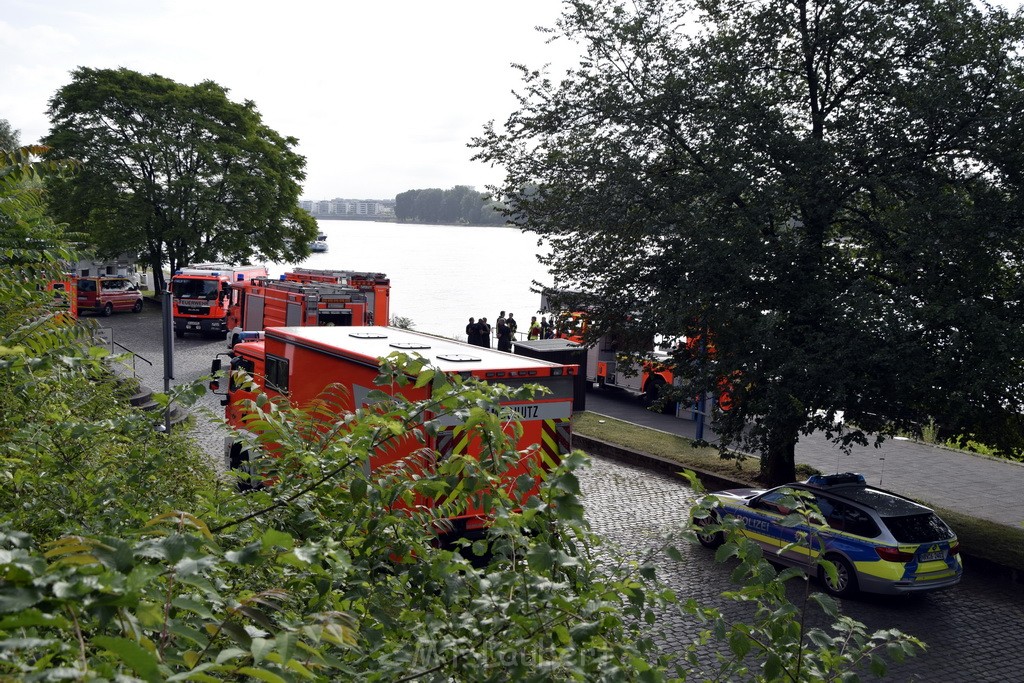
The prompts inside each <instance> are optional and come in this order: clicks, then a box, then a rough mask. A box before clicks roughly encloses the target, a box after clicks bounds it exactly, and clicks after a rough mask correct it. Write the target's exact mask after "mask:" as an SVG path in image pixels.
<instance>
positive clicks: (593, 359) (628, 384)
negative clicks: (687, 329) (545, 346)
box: [540, 292, 675, 413]
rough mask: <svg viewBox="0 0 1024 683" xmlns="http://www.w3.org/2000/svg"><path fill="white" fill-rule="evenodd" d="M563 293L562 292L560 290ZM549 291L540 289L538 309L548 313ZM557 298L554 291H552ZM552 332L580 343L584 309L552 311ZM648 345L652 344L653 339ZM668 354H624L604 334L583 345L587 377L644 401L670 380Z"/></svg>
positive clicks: (669, 407)
mask: <svg viewBox="0 0 1024 683" xmlns="http://www.w3.org/2000/svg"><path fill="white" fill-rule="evenodd" d="M563 295H564V293H563ZM551 296H552V293H549V292H542V293H541V306H540V310H541V311H546V312H549V313H552V311H554V309H555V308H556V307H555V306H553V304H552V300H551V299H550V297H551ZM555 296H556V298H557V296H558V295H557V294H555ZM552 321H553V322H552V324H553V325H554V326H555V334H556V335H557V336H558V337H559V338H562V339H569V340H571V341H574V342H576V343H578V344H583V343H585V342H584V338H585V336H586V332H587V314H586V312H585V311H573V312H568V313H560V314H555V313H552ZM650 342H651V343H650V344H649V347H650V348H652V349H653V348H654V340H653V339H651V340H650ZM671 360H672V359H671V357H670V355H669V354H668V353H665V352H663V351H657V350H654V351H650V352H648V353H646V354H644V355H643V357H640V356H635V355H624V354H623V353H622V352H621V351H620V350H619V345H618V343H617V342H616V340H615V337H614V336H613V335H610V334H606V335H604V336H602V337H600V338H599V339H598V340H597V341H595V342H593V343H592V344H590V346H588V347H587V381H588V382H592V383H594V384H597V385H598V386H600V387H616V388H619V389H624V390H626V391H629V392H631V393H634V394H639V395H640V396H642V397H643V400H644V402H645V403H648V404H650V403H653V402H654V401H655V400H657V399H658V398H659V397H660V395H661V391H662V387H664V386H666V385H671V384H672V381H673V375H672V367H671ZM664 411H665V412H667V413H674V412H675V405H674V404H672V405H666V406H665V408H664Z"/></svg>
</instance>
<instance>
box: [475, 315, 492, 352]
mask: <svg viewBox="0 0 1024 683" xmlns="http://www.w3.org/2000/svg"><path fill="white" fill-rule="evenodd" d="M476 326H477V329H478V330H480V336H479V337H478V342H477V343H478V344H479V345H480V346H482V347H484V348H485V349H489V348H491V326H490V325H488V324H487V318H480V322H478V323H477V324H476Z"/></svg>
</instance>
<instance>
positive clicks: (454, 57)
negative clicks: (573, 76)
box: [0, 0, 577, 200]
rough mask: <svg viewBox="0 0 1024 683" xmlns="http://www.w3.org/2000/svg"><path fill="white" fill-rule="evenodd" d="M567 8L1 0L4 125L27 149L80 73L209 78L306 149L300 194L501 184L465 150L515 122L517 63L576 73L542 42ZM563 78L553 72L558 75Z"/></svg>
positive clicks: (386, 195)
mask: <svg viewBox="0 0 1024 683" xmlns="http://www.w3.org/2000/svg"><path fill="white" fill-rule="evenodd" d="M559 11H560V3H559V2H558V0H433V1H428V0H372V1H370V2H365V1H364V2H355V1H353V0H348V1H345V0H333V1H332V0H319V1H316V2H311V1H307V0H291V1H290V2H281V1H277V2H267V1H265V0H246V1H244V2H243V1H239V0H205V1H202V2H200V1H196V0H0V54H3V57H2V59H0V119H6V120H7V121H8V122H10V124H11V126H12V127H13V128H14V129H16V130H19V131H20V140H21V143H22V144H31V143H34V142H37V141H38V140H39V139H40V138H41V137H43V136H44V135H45V134H46V133H47V132H48V130H49V119H48V117H47V116H46V109H47V103H48V101H49V99H50V98H51V97H52V96H53V95H54V94H55V93H56V91H57V90H58V89H59V88H61V87H62V86H64V85H66V84H68V83H69V82H70V81H71V76H70V73H71V71H72V70H73V69H75V68H77V67H79V66H85V67H90V68H118V67H125V68H127V69H132V70H134V71H139V72H141V73H145V74H159V75H161V76H164V77H166V78H170V79H172V80H175V81H177V82H179V83H183V84H189V85H191V84H195V83H198V82H201V81H204V80H212V81H215V82H216V83H218V84H220V85H221V86H223V87H225V88H228V89H229V90H230V92H229V94H228V97H229V98H231V99H232V100H234V101H237V102H241V101H243V100H247V99H248V100H252V101H253V102H254V103H255V104H256V107H257V109H258V110H259V111H260V113H261V115H262V117H263V121H264V123H265V124H266V125H268V126H270V127H271V128H272V129H274V130H276V131H277V132H278V133H280V134H282V135H286V136H292V137H295V138H298V140H299V144H298V146H297V147H296V151H297V152H298V153H299V154H301V155H303V156H304V157H305V158H306V161H307V164H306V180H305V182H304V183H303V192H302V198H304V199H313V200H316V199H333V198H335V197H344V198H350V199H392V198H394V196H395V195H396V194H398V193H400V192H404V191H406V190H413V189H423V188H428V187H439V188H442V189H448V188H450V187H453V186H455V185H470V186H473V187H476V188H477V189H480V190H483V189H484V188H485V186H486V185H488V184H496V183H498V182H500V180H501V178H502V175H501V171H500V169H494V168H490V167H489V166H487V165H485V164H483V163H481V162H473V161H470V157H471V156H472V154H473V150H471V149H469V148H468V147H467V143H468V142H469V141H470V139H471V138H472V137H473V136H476V135H479V134H480V133H481V132H482V130H483V126H484V124H485V123H487V121H490V120H495V121H497V122H502V121H504V120H505V118H506V117H507V116H508V114H509V113H511V112H512V111H514V109H515V106H516V103H515V99H514V97H513V95H512V92H513V90H515V89H518V88H519V86H520V85H521V79H520V76H519V74H518V72H517V71H515V70H514V69H513V68H512V66H511V65H512V63H522V64H525V65H526V66H528V67H531V68H539V67H541V66H544V65H545V64H549V63H550V64H552V65H554V68H556V69H558V68H564V67H566V66H570V65H572V64H573V63H574V61H575V55H576V54H577V49H576V48H575V47H574V46H572V45H570V44H566V43H564V42H561V43H556V44H546V40H547V37H546V36H545V35H543V34H541V33H539V32H537V31H536V30H535V28H534V27H536V26H549V27H550V26H553V25H554V23H555V20H556V19H557V17H558V14H559ZM556 72H557V71H556Z"/></svg>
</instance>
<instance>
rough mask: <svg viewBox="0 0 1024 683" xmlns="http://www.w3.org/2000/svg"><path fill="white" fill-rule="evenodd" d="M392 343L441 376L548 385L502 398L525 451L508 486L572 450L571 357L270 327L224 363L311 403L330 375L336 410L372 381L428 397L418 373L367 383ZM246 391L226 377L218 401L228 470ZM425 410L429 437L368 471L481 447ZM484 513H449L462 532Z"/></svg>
mask: <svg viewBox="0 0 1024 683" xmlns="http://www.w3.org/2000/svg"><path fill="white" fill-rule="evenodd" d="M396 351H398V352H402V353H407V354H413V353H415V354H418V355H420V356H422V357H423V358H425V359H427V361H428V362H429V364H430V366H431V367H433V368H434V369H435V370H439V371H441V372H444V373H446V374H448V375H461V376H463V377H469V376H472V377H476V378H478V379H480V380H484V381H488V382H497V383H502V384H505V385H508V386H511V387H520V386H522V385H524V384H540V385H543V386H545V387H547V388H548V389H550V391H551V393H549V394H543V395H538V396H536V397H535V398H534V399H533V400H531V401H518V402H509V403H507V404H503V405H507V407H508V408H510V409H511V410H512V411H514V412H515V413H517V414H518V416H519V424H520V425H521V426H522V436H521V437H520V438H519V440H518V442H517V445H516V448H517V450H518V451H519V452H520V453H523V459H522V460H521V461H520V463H519V465H518V466H517V467H515V468H513V469H512V470H510V471H509V472H508V473H507V477H506V481H507V482H509V486H510V487H511V486H512V485H513V482H514V481H515V479H516V478H517V477H518V476H519V475H521V474H523V473H526V472H529V471H530V470H531V468H532V466H533V464H534V463H536V464H541V463H543V462H544V461H545V459H550V460H551V461H555V462H557V461H559V460H560V459H561V457H562V456H563V455H564V454H566V453H568V452H569V450H570V441H571V427H570V422H569V419H570V417H571V415H572V399H573V386H574V378H575V375H576V372H577V371H578V367H579V366H576V365H561V364H558V363H550V362H547V361H544V360H537V359H533V358H527V357H525V356H517V355H512V354H509V353H504V352H500V351H496V350H494V349H487V348H481V347H479V346H471V345H469V344H465V343H463V342H458V341H454V340H450V339H445V338H442V337H434V336H431V335H427V334H423V333H421V332H414V331H412V330H403V329H399V328H394V327H376V326H373V327H360V328H346V327H276V328H274V327H272V328H268V329H267V330H266V331H265V334H264V338H263V339H259V340H254V341H243V342H240V343H239V344H237V345H235V347H234V351H233V354H232V358H231V370H232V371H235V370H239V369H244V370H246V371H247V372H249V373H250V374H251V375H252V376H253V378H254V380H255V383H256V384H257V385H258V387H259V390H261V391H263V392H265V393H266V394H267V395H268V396H271V397H274V396H279V395H286V396H288V398H289V399H290V401H291V402H292V404H293V405H297V406H304V405H308V404H309V403H310V402H311V401H312V400H313V399H314V398H316V397H317V396H318V395H319V394H320V393H321V392H322V391H323V390H324V389H325V388H326V387H327V386H328V385H330V384H335V383H337V384H340V385H341V386H343V387H344V388H345V390H346V391H345V392H344V393H345V398H344V399H343V401H344V403H343V404H342V405H341V407H340V410H341V411H342V412H350V411H354V410H355V409H356V408H357V407H360V406H363V405H365V404H366V398H367V396H368V394H369V393H370V392H371V391H374V390H382V391H385V392H389V393H390V392H394V394H393V395H399V394H400V395H402V396H405V397H407V398H408V399H410V400H414V401H415V400H422V399H427V398H429V397H430V395H431V393H430V392H431V386H430V383H427V384H426V386H423V387H416V386H415V384H416V383H415V382H411V383H409V384H407V385H405V386H376V385H374V379H376V377H377V376H378V374H379V362H380V359H381V358H383V357H385V356H388V355H389V354H391V353H394V352H396ZM219 370H220V360H219V359H216V360H214V362H213V367H212V371H213V372H214V373H216V372H217V371H219ZM245 398H255V394H254V393H252V392H250V391H246V390H244V389H243V388H240V387H238V386H237V385H236V384H235V383H234V382H230V383H229V385H228V390H227V395H226V398H225V400H224V401H223V403H224V404H225V405H226V406H227V407H226V414H225V416H226V420H227V423H228V425H229V426H231V427H233V428H234V429H235V430H237V432H238V433H239V434H240V435H242V437H243V438H242V440H241V441H240V442H238V441H235V440H233V439H232V438H231V437H228V439H227V440H226V443H225V455H226V457H227V460H228V462H229V464H230V466H231V467H232V468H235V469H239V468H248V462H249V454H248V453H247V451H246V446H245V445H244V444H245V443H247V441H246V437H247V436H249V437H251V436H252V435H251V434H247V432H246V424H247V423H246V422H245V420H244V419H243V418H244V417H245V407H244V406H243V405H242V404H241V403H240V401H241V400H242V399H245ZM425 417H426V419H436V420H437V421H438V422H440V424H441V425H443V426H444V427H445V428H443V429H442V430H440V431H439V432H438V433H437V434H436V435H435V436H432V435H430V434H428V433H427V432H426V431H425V430H420V431H421V433H420V434H419V435H418V436H417V435H414V434H409V435H406V436H405V437H404V438H402V440H401V441H399V442H398V443H392V444H389V445H388V447H387V448H384V449H381V450H380V451H379V452H377V453H373V454H371V457H370V462H369V465H370V469H371V472H372V471H373V470H376V469H377V468H380V467H382V466H384V465H388V464H390V463H393V462H396V461H398V460H401V459H403V458H406V457H408V456H410V455H411V454H412V453H413V452H415V451H419V450H421V449H423V448H424V447H426V448H430V449H433V450H434V451H436V452H437V453H438V455H439V457H444V456H445V455H450V454H464V455H470V456H479V454H480V452H481V445H480V444H479V443H478V442H477V440H476V439H474V438H472V437H471V436H470V435H469V433H468V432H458V433H456V431H455V429H454V427H455V426H456V425H457V424H458V420H457V419H456V418H455V417H454V416H450V415H437V416H434V415H427V416H425ZM513 428H514V424H513V423H511V422H510V423H509V424H508V425H507V427H506V433H508V434H513V433H514V431H513ZM485 512H486V511H482V510H468V511H466V513H465V514H462V515H459V516H458V517H457V518H455V519H453V520H452V522H453V527H454V529H455V530H456V532H458V533H464V532H467V531H474V530H478V529H481V528H483V526H485V524H486V514H485Z"/></svg>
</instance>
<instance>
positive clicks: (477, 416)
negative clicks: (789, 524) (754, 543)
mask: <svg viewBox="0 0 1024 683" xmlns="http://www.w3.org/2000/svg"><path fill="white" fill-rule="evenodd" d="M409 376H417V377H418V379H417V382H418V383H419V384H421V385H428V384H429V385H430V386H431V388H432V395H431V397H430V398H429V399H426V400H423V401H408V400H405V399H403V398H401V397H399V398H397V399H396V398H391V397H390V394H391V391H390V389H391V388H392V386H393V385H400V384H405V383H407V382H409V381H411V380H409V379H408V377H409ZM378 385H380V387H381V388H382V389H389V391H387V392H384V391H380V392H374V395H371V396H370V397H369V398H370V400H371V401H373V404H372V407H369V408H363V409H359V410H357V411H356V412H355V413H352V414H345V415H344V416H343V419H341V420H337V419H336V415H338V414H339V413H338V412H337V406H336V405H335V402H336V401H337V399H338V397H337V393H336V392H337V391H338V389H336V388H329V389H328V390H327V391H325V393H324V394H323V395H322V397H321V399H320V400H319V401H317V402H315V403H314V404H313V405H312V406H308V407H306V408H304V409H298V408H295V407H293V406H290V405H288V404H287V403H286V402H284V401H268V400H266V399H265V398H261V399H259V400H258V401H256V402H254V403H253V405H252V408H253V414H252V419H251V420H250V422H249V424H248V425H247V428H248V429H247V431H248V432H249V433H251V434H258V435H259V437H258V438H257V439H256V440H255V441H253V442H251V444H250V446H251V449H252V452H253V454H254V455H256V456H257V457H258V454H259V453H260V452H261V449H263V448H264V446H265V445H267V444H273V445H274V446H273V447H274V451H275V454H276V456H277V457H265V458H258V459H257V461H256V463H255V465H254V470H258V471H259V472H260V474H259V479H261V480H263V479H264V478H270V479H273V480H274V482H275V483H274V485H273V486H270V487H266V488H262V489H261V490H258V491H256V492H253V493H251V494H249V495H245V496H241V495H236V494H232V493H226V492H221V493H211V494H210V495H208V496H207V497H206V498H205V500H204V501H200V502H199V503H198V504H197V508H198V509H199V510H200V512H198V513H196V514H191V513H187V512H175V511H169V512H166V513H163V514H159V515H155V516H154V517H153V518H152V519H150V520H148V521H147V522H146V523H144V524H139V525H138V526H137V527H136V528H135V529H134V530H132V531H130V532H127V533H125V532H121V533H104V532H93V533H91V534H89V535H84V534H78V535H70V536H65V537H62V538H60V539H57V540H54V541H51V542H48V543H44V544H42V545H36V544H34V543H33V541H32V539H31V538H30V537H29V536H28V535H26V534H24V533H22V532H20V531H17V530H15V529H14V528H13V527H11V526H8V527H7V530H5V531H3V532H2V533H0V676H2V675H7V676H16V677H19V678H24V679H33V678H40V679H42V678H75V679H86V680H88V679H110V678H113V677H116V676H134V677H136V678H139V679H142V680H199V681H208V680H224V679H234V678H240V677H242V678H244V677H250V678H258V679H260V680H298V679H310V680H338V679H350V680H355V679H358V680H414V679H415V680H446V681H449V680H457V681H488V680H493V681H504V680H570V679H574V680H644V681H648V680H649V681H658V680H669V679H671V678H672V677H673V675H674V676H675V677H677V678H678V679H679V680H704V679H705V677H707V676H711V677H714V676H716V675H717V674H716V673H715V672H702V671H701V670H700V666H701V664H702V663H701V662H699V661H698V660H697V659H696V658H695V657H694V658H693V659H691V660H690V661H689V662H688V664H687V665H680V667H679V668H677V669H675V670H674V671H673V669H672V668H670V667H669V666H668V664H667V661H666V660H665V658H664V655H659V653H658V651H657V649H656V647H655V644H654V641H653V640H652V637H651V633H652V632H655V629H656V623H657V615H658V614H659V613H661V612H663V610H664V608H665V606H666V605H669V604H673V603H676V602H677V598H676V596H675V595H674V594H673V593H672V592H671V591H670V590H668V589H666V588H664V587H663V586H661V585H660V584H659V582H658V581H657V578H656V576H655V572H654V563H653V560H654V559H655V558H654V557H653V556H652V557H649V558H637V559H636V560H629V559H626V560H623V561H620V562H619V563H618V564H612V563H608V562H607V561H601V560H599V557H598V554H597V553H598V548H599V547H600V546H601V545H602V541H601V539H600V538H599V537H598V536H596V535H595V534H593V533H592V532H591V531H589V529H588V526H587V524H586V522H585V520H584V508H583V504H582V502H581V500H580V497H579V496H580V489H579V482H578V474H579V473H580V468H581V467H583V466H584V464H585V458H584V456H582V454H579V453H574V454H571V455H569V456H568V457H566V458H565V460H564V461H563V462H562V463H560V464H557V465H555V464H554V463H548V464H549V466H551V469H550V471H548V472H547V473H545V474H542V473H541V472H540V471H538V472H536V473H535V474H537V476H542V477H543V479H544V481H543V484H542V486H541V487H540V489H539V491H537V493H536V495H532V496H528V497H527V495H526V494H527V492H528V491H529V490H530V489H531V488H532V486H533V478H532V477H526V478H523V479H520V480H517V481H507V480H506V479H505V478H504V477H503V473H505V472H506V471H507V470H508V468H509V465H510V464H511V463H513V462H514V461H517V460H518V459H519V458H520V457H521V456H522V454H521V453H518V452H516V450H515V448H514V443H515V440H514V439H515V431H516V430H515V424H514V418H512V416H511V415H510V414H508V413H507V412H502V411H501V409H500V405H499V403H500V402H501V401H505V400H509V399H513V400H526V399H527V398H528V397H529V395H530V394H531V393H532V389H530V388H521V389H515V390H512V389H508V388H504V387H491V386H488V385H484V384H478V383H476V382H474V381H467V382H463V381H462V380H461V379H460V378H454V380H453V381H451V382H449V381H448V380H447V379H446V378H444V377H443V376H442V375H441V374H440V373H438V374H434V373H433V371H432V370H431V369H430V368H428V367H426V366H424V364H423V361H422V360H419V359H412V360H410V359H407V358H404V357H401V356H397V355H396V356H395V357H394V358H393V359H390V360H389V361H385V362H384V363H383V365H382V374H381V376H380V378H379V379H378ZM439 414H450V415H454V416H456V417H458V418H459V420H460V422H461V426H460V427H458V429H460V430H470V431H472V432H473V433H474V435H475V437H476V438H477V439H479V440H480V442H481V443H484V444H487V447H486V449H485V452H484V454H483V455H482V457H481V458H480V459H476V458H471V457H463V456H457V455H456V456H450V457H448V458H447V459H444V460H438V459H437V458H436V453H434V452H433V451H431V450H429V449H423V450H421V451H418V452H417V453H415V454H414V455H413V456H410V457H408V458H405V459H403V460H401V461H399V463H398V464H397V465H395V466H393V467H389V468H385V469H383V470H378V471H376V472H375V473H374V474H373V476H372V477H371V476H368V475H367V469H366V468H365V464H366V457H367V454H368V453H372V452H379V451H381V450H388V449H390V448H395V447H397V446H398V443H399V442H400V441H402V440H404V439H405V440H407V439H418V438H422V437H423V435H425V434H429V433H431V432H433V431H435V430H437V429H438V428H439V427H440V425H439V424H438V422H437V421H436V420H434V419H427V415H433V416H436V415H439ZM510 420H513V421H512V422H511V423H510V422H509V421H510ZM509 427H511V433H510V434H507V433H506V431H509ZM121 493H123V492H121ZM427 499H431V500H433V501H435V504H434V505H433V506H426V505H422V503H423V502H424V501H426V500H427ZM468 506H473V507H478V508H481V509H489V510H492V511H493V522H492V525H491V527H490V529H489V531H488V534H487V536H486V539H483V540H480V541H476V542H470V541H468V540H466V541H462V542H460V543H457V544H456V545H455V546H454V547H453V548H447V549H446V548H441V547H438V546H437V544H436V542H435V541H436V538H437V532H438V531H439V530H440V531H443V530H445V529H446V519H447V518H448V517H449V516H451V515H457V514H460V513H461V512H463V511H465V510H466V509H467V507H468ZM96 517H97V520H99V519H102V517H103V514H102V512H97V515H96ZM96 523H97V525H98V524H99V522H98V521H96ZM728 547H729V548H730V549H731V550H730V552H729V553H726V554H723V556H722V557H723V559H725V558H726V557H727V556H736V557H739V558H740V559H741V563H740V566H739V567H738V568H737V570H736V576H737V578H738V579H740V580H741V582H742V584H743V585H742V587H738V588H737V589H736V590H735V591H734V592H732V593H730V594H729V596H730V597H733V598H735V599H737V600H742V601H745V602H751V601H753V602H756V604H757V605H758V606H759V607H758V609H757V611H756V613H755V615H754V620H753V621H752V623H750V624H749V625H743V624H729V623H728V622H727V620H725V618H724V617H722V615H721V614H720V613H718V612H717V611H716V610H710V609H705V608H701V607H699V606H697V605H695V604H694V603H692V602H687V603H685V604H684V605H682V606H681V609H683V610H684V611H685V612H687V613H688V614H690V615H691V616H692V617H694V618H697V619H700V620H702V621H705V622H706V623H707V624H708V625H709V628H708V630H707V631H706V633H705V634H704V636H703V637H702V639H703V640H702V642H703V641H705V640H710V639H713V638H716V637H724V640H723V641H722V642H723V647H727V648H729V649H730V651H731V653H732V654H731V655H728V656H726V658H725V660H723V662H721V663H720V664H719V666H721V667H723V670H725V669H726V664H728V665H729V666H728V670H729V671H730V672H731V673H732V674H742V675H743V676H744V677H746V679H747V680H764V681H768V680H794V681H818V680H836V679H837V678H836V677H837V676H838V675H839V674H840V673H841V672H843V671H847V670H848V669H849V668H852V667H853V666H855V665H856V664H858V663H859V662H861V661H863V659H864V658H865V657H870V656H871V655H872V654H873V653H877V652H878V651H880V650H884V649H885V648H886V647H889V648H895V649H891V652H890V655H892V654H899V655H900V656H902V653H903V652H904V650H905V649H912V645H913V643H914V641H913V640H912V639H908V638H906V637H905V636H903V635H902V634H899V633H897V632H880V633H875V634H868V633H865V632H864V630H863V627H862V626H860V625H859V624H856V623H855V622H852V621H850V620H846V619H842V618H839V616H838V612H837V611H836V610H835V605H834V603H831V602H830V601H828V600H827V599H824V598H815V601H816V603H817V604H818V605H820V606H821V607H822V608H823V609H824V610H825V613H826V615H827V616H829V617H834V618H836V619H837V622H836V627H835V628H836V629H837V635H834V636H826V635H824V634H823V632H821V631H820V630H814V629H806V628H804V626H803V622H802V617H801V615H802V613H803V610H806V609H807V607H808V606H807V605H805V606H802V607H795V606H794V605H792V604H791V603H790V602H789V601H788V600H787V598H786V594H785V590H784V589H783V588H782V587H781V585H782V583H781V581H779V580H778V579H779V578H780V577H777V576H776V574H775V572H774V570H772V569H771V568H770V566H769V565H767V564H766V563H764V561H763V559H756V558H755V557H754V555H753V554H752V553H753V551H752V550H751V549H750V548H749V547H747V546H746V545H745V544H742V543H736V544H730V545H729V546H728ZM609 551H610V552H612V553H613V554H618V553H616V551H615V550H614V549H608V550H607V551H605V552H609ZM667 552H668V553H669V554H670V555H673V556H676V557H678V553H677V552H676V551H674V550H672V549H671V548H668V549H667ZM794 576H795V575H794V574H792V573H790V575H784V576H783V577H781V578H783V579H787V578H793V577H794ZM743 639H746V644H744V640H743ZM755 645H757V647H755ZM704 664H705V665H706V662H705V663H704ZM794 672H795V674H796V675H795V676H791V675H790V673H794Z"/></svg>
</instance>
